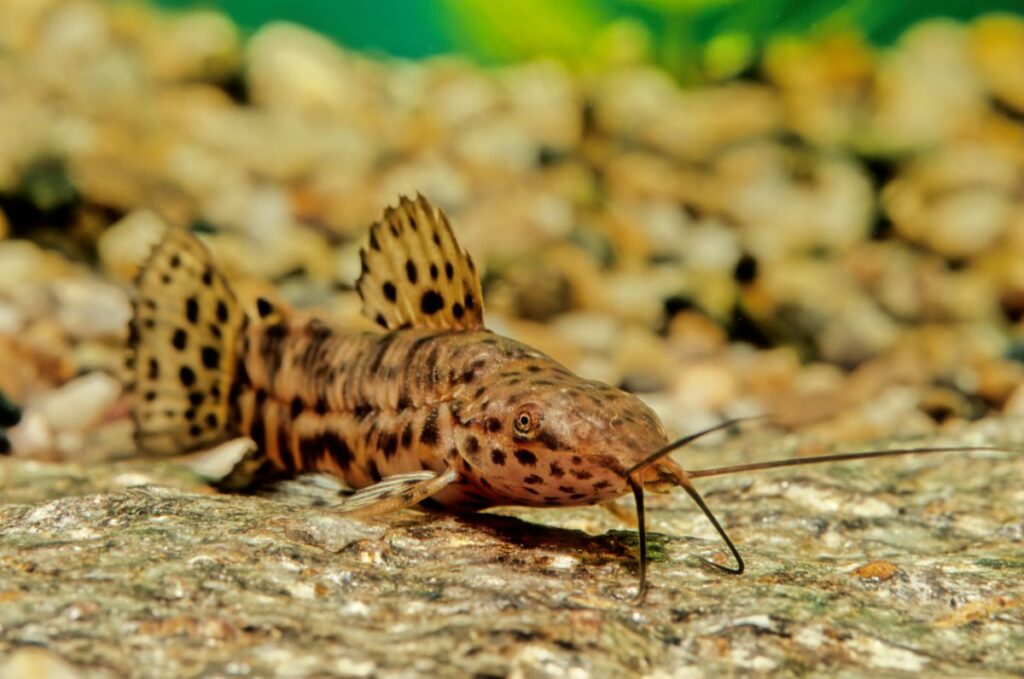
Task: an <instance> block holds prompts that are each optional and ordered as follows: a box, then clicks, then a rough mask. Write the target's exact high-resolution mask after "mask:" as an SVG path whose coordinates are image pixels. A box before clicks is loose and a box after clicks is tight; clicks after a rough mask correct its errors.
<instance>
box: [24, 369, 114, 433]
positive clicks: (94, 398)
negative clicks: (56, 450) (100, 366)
mask: <svg viewBox="0 0 1024 679" xmlns="http://www.w3.org/2000/svg"><path fill="white" fill-rule="evenodd" d="M120 395H121V383H120V381H119V380H117V379H115V378H113V377H111V376H110V375H107V374H104V373H99V372H94V373H88V374H86V375H82V376H81V377H76V378H75V379H73V380H71V381H70V382H66V383H65V384H63V385H61V386H60V387H58V388H57V389H55V390H54V391H52V392H50V393H48V394H46V395H45V396H44V397H42V399H41V400H40V401H39V402H37V403H33V404H32V405H31V406H30V407H31V408H32V409H33V410H34V411H38V412H39V413H40V414H41V415H42V417H43V419H44V421H45V422H46V424H47V425H48V426H49V427H50V428H52V429H53V430H55V431H81V430H85V429H88V428H90V427H92V426H94V425H96V424H98V423H99V422H100V420H102V419H103V416H104V415H105V414H106V412H107V411H108V410H109V409H110V407H111V406H112V405H114V402H115V401H116V400H117V398H118V397H119V396H120Z"/></svg>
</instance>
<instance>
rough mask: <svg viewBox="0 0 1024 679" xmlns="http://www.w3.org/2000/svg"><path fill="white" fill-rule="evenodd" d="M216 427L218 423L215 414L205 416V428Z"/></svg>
mask: <svg viewBox="0 0 1024 679" xmlns="http://www.w3.org/2000/svg"><path fill="white" fill-rule="evenodd" d="M217 425H218V422H217V414H216V413H210V414H209V415H207V416H206V428H207V429H216V428H217Z"/></svg>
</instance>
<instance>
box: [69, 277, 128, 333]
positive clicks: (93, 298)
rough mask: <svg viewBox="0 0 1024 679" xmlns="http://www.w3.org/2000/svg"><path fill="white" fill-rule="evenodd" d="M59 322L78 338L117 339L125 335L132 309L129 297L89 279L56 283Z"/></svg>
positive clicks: (114, 287)
mask: <svg viewBox="0 0 1024 679" xmlns="http://www.w3.org/2000/svg"><path fill="white" fill-rule="evenodd" d="M52 290H53V294H54V296H55V297H56V298H57V320H58V321H60V324H61V325H62V326H63V327H64V329H65V330H67V331H68V333H69V334H70V335H72V336H73V337H77V338H79V339H99V338H118V337H121V336H122V335H124V333H125V331H126V329H127V327H128V321H129V319H130V318H131V314H132V309H131V304H130V303H129V302H128V295H126V294H125V292H124V291H123V290H122V289H121V288H119V287H117V286H114V285H111V284H109V283H103V282H101V281H96V280H89V279H81V278H80V279H70V280H62V281H57V282H55V283H54V284H53V287H52Z"/></svg>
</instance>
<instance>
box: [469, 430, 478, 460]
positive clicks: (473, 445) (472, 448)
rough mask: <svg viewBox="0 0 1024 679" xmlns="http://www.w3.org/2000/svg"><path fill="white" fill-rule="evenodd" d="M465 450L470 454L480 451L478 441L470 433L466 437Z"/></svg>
mask: <svg viewBox="0 0 1024 679" xmlns="http://www.w3.org/2000/svg"><path fill="white" fill-rule="evenodd" d="M466 452H467V453H469V454H470V455H475V454H476V453H478V452H480V441H479V440H477V438H476V437H475V436H473V435H472V434H470V435H469V436H467V437H466Z"/></svg>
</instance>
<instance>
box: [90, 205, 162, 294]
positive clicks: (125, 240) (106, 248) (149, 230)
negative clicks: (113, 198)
mask: <svg viewBox="0 0 1024 679" xmlns="http://www.w3.org/2000/svg"><path fill="white" fill-rule="evenodd" d="M166 228H167V227H166V225H165V224H164V222H163V220H161V219H160V217H158V216H157V215H156V214H155V213H153V212H150V211H149V210H136V211H135V212H132V213H130V214H128V215H127V216H125V217H124V218H123V219H122V220H121V221H119V222H117V223H116V224H114V225H113V226H111V227H110V228H109V229H107V230H106V231H104V232H103V235H102V236H100V238H99V241H98V242H97V244H96V247H97V249H98V251H99V256H100V262H101V263H102V264H103V269H104V270H105V271H106V272H107V273H109V274H110V275H111V276H113V277H114V278H116V279H120V280H123V281H129V280H132V279H133V278H134V277H135V275H136V274H137V273H138V271H139V266H140V265H141V264H142V262H144V261H145V259H146V257H148V256H149V253H150V251H151V250H152V249H153V246H154V245H156V244H157V243H158V242H159V241H160V237H161V236H162V235H163V232H164V230H165V229H166Z"/></svg>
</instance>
